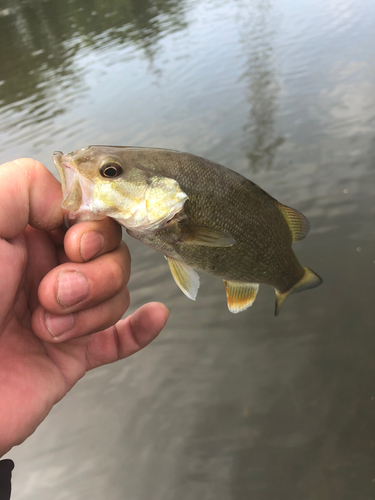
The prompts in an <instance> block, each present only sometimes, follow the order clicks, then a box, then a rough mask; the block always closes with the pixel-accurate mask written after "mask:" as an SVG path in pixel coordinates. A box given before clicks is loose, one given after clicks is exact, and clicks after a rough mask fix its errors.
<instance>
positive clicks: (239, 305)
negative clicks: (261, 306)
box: [223, 280, 259, 314]
mask: <svg viewBox="0 0 375 500" xmlns="http://www.w3.org/2000/svg"><path fill="white" fill-rule="evenodd" d="M223 281H224V285H225V291H226V292H227V304H228V309H229V310H230V312H232V313H234V314H237V313H239V312H241V311H244V310H245V309H247V308H248V307H250V306H251V305H252V304H253V302H254V300H255V297H256V296H257V293H258V288H259V284H258V283H241V282H239V281H226V280H223Z"/></svg>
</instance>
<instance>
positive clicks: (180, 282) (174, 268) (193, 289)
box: [166, 257, 199, 300]
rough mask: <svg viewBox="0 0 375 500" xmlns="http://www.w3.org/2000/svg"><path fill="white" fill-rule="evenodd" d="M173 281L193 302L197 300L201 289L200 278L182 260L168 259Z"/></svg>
mask: <svg viewBox="0 0 375 500" xmlns="http://www.w3.org/2000/svg"><path fill="white" fill-rule="evenodd" d="M166 259H167V261H168V264H169V269H170V270H171V273H172V276H173V279H174V280H175V282H176V284H177V286H178V287H179V288H180V289H181V291H182V292H183V293H184V294H185V295H186V297H188V298H189V299H191V300H195V297H196V296H197V293H198V288H199V276H198V274H197V273H196V272H195V271H194V269H192V268H191V267H189V266H187V265H186V264H184V263H183V262H181V261H180V260H176V259H172V258H170V257H166Z"/></svg>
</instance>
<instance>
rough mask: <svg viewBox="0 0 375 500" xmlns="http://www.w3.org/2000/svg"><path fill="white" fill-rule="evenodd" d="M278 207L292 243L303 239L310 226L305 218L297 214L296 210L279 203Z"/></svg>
mask: <svg viewBox="0 0 375 500" xmlns="http://www.w3.org/2000/svg"><path fill="white" fill-rule="evenodd" d="M278 206H279V209H280V211H281V213H282V214H283V216H284V218H285V220H286V222H287V224H288V226H289V229H290V231H291V233H292V236H293V243H294V242H295V241H298V240H302V239H303V238H305V236H307V234H308V232H309V231H310V224H309V221H308V220H307V219H306V217H305V216H304V215H302V214H301V213H300V212H297V210H294V208H290V207H287V206H286V205H282V204H281V203H279V204H278Z"/></svg>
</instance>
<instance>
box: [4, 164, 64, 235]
mask: <svg viewBox="0 0 375 500" xmlns="http://www.w3.org/2000/svg"><path fill="white" fill-rule="evenodd" d="M61 199H62V192H61V186H60V183H59V182H58V180H57V179H55V178H54V176H53V175H52V174H51V172H49V171H48V170H47V169H46V167H44V166H43V165H42V164H41V163H40V162H38V161H36V160H32V159H31V158H21V159H19V160H15V161H11V162H8V163H4V164H3V165H1V166H0V238H4V239H9V238H13V237H15V236H16V235H17V234H19V233H21V232H22V231H23V230H24V229H25V228H26V226H27V225H28V224H30V225H31V226H33V227H35V228H37V229H42V230H44V231H52V230H53V229H56V228H58V227H59V226H61V225H62V223H63V212H62V209H61V207H60V204H61Z"/></svg>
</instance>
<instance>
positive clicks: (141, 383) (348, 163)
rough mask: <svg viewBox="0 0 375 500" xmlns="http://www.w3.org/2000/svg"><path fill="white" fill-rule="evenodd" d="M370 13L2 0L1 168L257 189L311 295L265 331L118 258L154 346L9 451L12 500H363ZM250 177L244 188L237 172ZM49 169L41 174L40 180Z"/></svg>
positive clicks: (369, 454) (208, 288)
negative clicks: (185, 158)
mask: <svg viewBox="0 0 375 500" xmlns="http://www.w3.org/2000/svg"><path fill="white" fill-rule="evenodd" d="M374 16H375V4H374V2H373V1H372V0H345V1H340V2H338V1H330V2H328V3H327V2H324V1H323V0H306V1H305V2H293V1H290V0H281V1H278V2H276V1H274V0H257V1H255V2H243V1H242V0H241V1H240V0H231V1H229V2H222V1H221V0H212V1H210V2H204V1H200V0H186V1H184V2H182V1H180V2H179V1H177V0H174V1H169V2H157V1H156V2H155V1H153V2H143V1H142V2H136V1H127V2H119V1H112V2H106V3H103V2H101V3H99V2H91V3H88V2H85V1H84V0H80V1H78V0H77V1H75V0H74V1H69V2H62V3H61V2H60V3H58V2H52V1H38V2H31V1H26V0H23V1H19V0H18V1H14V2H13V1H12V2H10V1H5V0H0V47H1V48H0V50H1V53H0V54H1V64H0V148H1V150H0V161H1V162H2V161H5V160H7V159H10V158H15V157H17V156H21V155H28V156H32V157H37V158H38V159H40V160H42V161H43V162H44V163H45V164H46V165H48V166H51V164H52V162H51V154H52V151H53V150H55V149H58V150H63V151H72V150H75V149H78V148H79V147H83V146H85V145H88V144H95V143H96V144H98V143H99V144H100V143H107V144H109V143H112V144H118V145H126V144H135V145H139V146H159V147H170V148H174V149H180V150H187V151H190V152H192V153H196V154H199V155H201V156H205V157H209V158H210V159H212V160H214V161H218V162H221V163H223V164H225V165H226V166H228V167H230V168H232V169H234V170H237V171H239V172H241V173H242V174H244V175H249V176H251V179H252V180H253V181H255V182H257V183H258V184H260V185H261V186H262V187H263V188H264V189H266V190H267V191H268V192H269V193H271V194H272V195H273V196H275V197H276V198H277V199H279V200H280V201H282V202H283V203H286V204H288V205H290V206H293V207H295V208H296V209H299V210H301V211H302V212H303V213H304V214H305V215H306V216H307V217H308V218H309V220H310V222H311V226H312V230H311V232H310V234H309V235H308V237H307V238H306V239H305V240H303V241H301V242H298V243H297V244H296V245H295V251H296V254H297V256H298V259H299V260H300V262H301V263H302V264H303V265H307V266H309V267H311V268H312V269H315V270H316V271H317V272H318V273H319V274H321V275H322V277H323V278H324V284H323V286H322V287H320V288H318V289H316V290H312V291H309V292H305V293H303V294H296V295H293V296H292V297H290V299H288V302H287V303H286V304H285V306H284V309H283V310H282V312H281V314H280V316H279V317H278V318H277V319H275V318H274V317H273V310H272V309H273V300H274V293H273V290H271V289H270V288H269V287H266V286H261V287H260V291H259V294H258V297H257V300H256V302H255V304H254V306H253V307H252V308H251V310H249V311H247V312H245V313H242V314H239V315H232V314H230V313H229V312H228V311H227V309H226V306H225V291H224V289H223V287H222V284H221V283H220V282H218V280H217V279H215V278H213V277H210V276H205V275H202V276H201V289H200V292H199V295H198V297H197V301H196V302H192V301H189V300H187V299H186V298H185V297H184V296H183V294H181V293H180V292H179V291H178V290H176V287H175V284H174V282H173V280H172V278H171V276H170V273H169V270H168V266H167V265H166V263H165V259H164V258H163V257H162V255H160V254H158V253H157V252H153V251H152V250H150V249H149V248H147V247H145V246H142V245H141V244H139V243H138V242H137V241H135V240H132V239H130V238H127V241H128V243H129V247H130V250H131V253H132V278H131V281H130V285H129V287H130V292H131V297H132V305H131V311H133V310H134V309H135V308H136V307H138V306H139V305H141V304H142V303H144V302H145V301H148V300H161V301H163V302H165V303H166V304H167V305H168V307H169V308H170V310H171V318H170V321H169V324H168V326H167V328H166V330H165V331H164V332H163V333H162V334H161V336H160V338H159V339H158V340H157V341H155V342H154V343H153V345H151V346H149V347H148V348H147V349H146V350H145V351H144V352H142V353H139V354H138V355H137V356H135V357H134V358H131V359H129V360H126V362H122V363H118V364H116V365H113V366H107V367H104V368H102V369H100V370H96V371H94V372H92V373H90V374H89V375H88V376H87V377H85V378H84V379H83V380H82V381H80V382H79V384H78V385H77V386H76V387H75V388H74V389H73V390H72V391H71V393H70V394H69V395H68V396H67V397H66V398H65V399H64V400H63V401H62V402H60V403H59V404H58V405H57V406H56V407H55V408H54V410H53V411H52V412H51V414H50V416H49V417H48V418H47V419H46V421H45V422H44V423H43V424H42V425H41V426H40V428H39V429H38V430H37V432H36V433H35V434H34V435H33V436H32V437H31V438H30V439H29V440H28V441H27V442H26V443H24V444H23V445H22V446H20V447H19V448H17V449H15V450H13V451H12V452H11V453H10V454H9V457H10V458H12V459H14V461H15V463H16V467H15V470H14V498H15V499H17V500H18V499H22V500H23V499H25V500H26V499H30V498H38V499H41V500H44V499H50V498H58V499H67V500H68V499H69V500H72V499H74V500H75V499H77V500H78V499H80V500H81V499H82V498H90V499H91V500H96V499H98V500H99V499H102V498H103V494H104V495H105V496H106V497H107V498H108V499H111V500H113V499H123V498H126V499H129V500H133V499H134V500H135V499H136V500H150V499H152V500H177V499H178V500H196V499H208V500H209V499H215V500H228V499H233V500H248V499H254V500H301V499H303V500H353V499H354V498H355V499H359V500H370V499H372V498H373V495H374V483H373V480H374V467H373V465H374V443H375V428H374V421H375V399H374V397H375V393H374V387H373V381H374V375H375V361H374V353H375V336H374V327H373V325H374V322H375V317H374V308H373V302H374V294H375V279H374V273H375V253H374V241H375V229H374V216H375V210H374V203H373V200H374V196H375V182H374V181H375V178H374V177H375V174H374V162H375V133H374V130H375V128H374V125H375V98H374V96H375V64H374V47H375V34H374V30H373V19H374ZM249 167H250V168H249ZM51 168H52V167H51Z"/></svg>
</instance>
